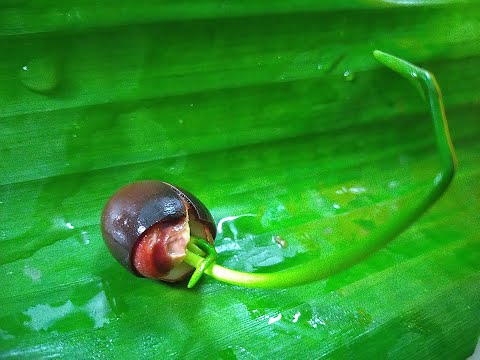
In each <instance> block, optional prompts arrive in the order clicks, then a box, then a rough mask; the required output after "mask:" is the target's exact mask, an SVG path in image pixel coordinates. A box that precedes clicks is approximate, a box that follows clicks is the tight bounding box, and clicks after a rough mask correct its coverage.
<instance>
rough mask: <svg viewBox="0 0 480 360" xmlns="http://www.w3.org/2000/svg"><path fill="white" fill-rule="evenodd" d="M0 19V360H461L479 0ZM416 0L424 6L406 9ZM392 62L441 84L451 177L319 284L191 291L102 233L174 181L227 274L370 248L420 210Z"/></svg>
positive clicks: (424, 164) (415, 156)
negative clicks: (128, 204) (112, 218)
mask: <svg viewBox="0 0 480 360" xmlns="http://www.w3.org/2000/svg"><path fill="white" fill-rule="evenodd" d="M408 3H409V2H406V1H398V2H397V1H388V2H387V1H385V2H381V1H375V0H371V1H359V0H357V1H348V2H347V1H345V2H342V1H324V2H318V1H308V0H304V1H299V2H294V1H279V2H277V3H276V4H268V5H266V4H264V2H256V1H246V2H240V3H238V2H237V3H235V2H232V3H230V2H224V1H214V0H202V1H195V2H193V1H190V2H183V3H181V2H178V3H176V2H171V3H170V4H166V3H165V2H158V3H156V2H143V1H135V2H133V1H127V0H123V1H119V2H112V1H107V2H103V3H102V2H100V3H99V2H97V1H92V0H82V1H64V2H62V3H61V4H60V5H59V4H58V3H57V2H54V1H50V0H45V1H43V2H41V3H40V2H39V3H38V4H37V3H35V4H34V3H33V2H29V1H26V0H7V1H4V2H2V4H1V5H0V138H1V142H0V156H1V162H0V224H1V227H0V288H1V289H2V291H1V292H0V304H1V306H0V357H2V358H45V357H62V358H77V357H95V358H121V357H126V358H162V359H168V358H172V359H173V358H182V359H183V358H186V359H193V358H207V357H210V358H222V359H235V358H237V359H257V358H265V357H267V356H274V357H276V358H373V357H378V356H380V357H381V358H394V359H403V358H405V359H406V358H425V359H427V358H428V359H431V358H435V359H437V358H445V359H452V358H458V359H464V358H466V357H468V356H469V355H471V354H472V353H473V351H474V348H475V346H476V343H477V340H478V336H479V328H480V320H479V319H480V316H479V314H480V304H479V300H478V299H479V298H480V290H479V286H478V283H479V280H480V275H479V267H480V265H479V261H478V259H479V256H480V245H479V239H478V233H479V230H480V226H479V221H480V218H479V215H478V203H479V195H480V194H479V186H478V184H479V181H480V170H479V167H478V164H480V155H479V154H480V142H479V139H480V122H479V121H478V114H479V113H480V112H479V110H480V87H479V86H478V85H479V81H478V79H479V78H480V6H479V5H478V3H476V2H474V1H472V2H469V1H433V0H432V1H418V2H414V4H408ZM412 3H413V2H412ZM374 49H380V50H382V51H386V52H389V53H392V54H394V55H396V56H399V57H402V58H404V59H406V60H408V61H411V62H413V63H415V64H417V65H419V66H421V67H423V68H425V69H428V70H430V71H432V72H433V73H434V74H435V76H436V78H437V80H438V82H439V84H440V87H441V89H442V92H443V96H444V101H445V107H446V113H447V118H448V120H449V124H450V130H451V133H452V139H453V142H454V144H455V146H456V150H457V155H458V160H459V171H458V173H457V176H456V178H455V179H454V181H453V183H452V185H451V187H450V189H449V190H448V191H447V193H446V194H445V196H444V197H443V198H442V199H441V200H440V201H439V202H438V203H437V204H435V206H434V207H433V208H431V209H430V210H429V211H428V212H427V213H426V214H425V215H424V216H423V217H422V218H421V219H420V220H419V221H418V222H416V223H415V224H414V226H412V227H411V228H409V229H408V230H407V231H406V232H404V233H403V234H402V235H401V236H399V237H398V238H397V239H395V240H394V241H393V242H392V243H390V244H389V245H388V246H387V247H385V248H383V249H381V250H380V251H378V252H377V253H375V254H374V255H373V256H371V257H370V258H368V259H367V260H366V261H364V262H361V263H359V264H358V265H356V266H353V267H351V268H349V269H347V270H346V271H344V272H342V273H340V274H337V275H335V276H333V277H331V278H328V279H327V280H324V281H317V282H313V283H310V284H307V285H303V286H299V287H294V288H289V289H274V290H256V289H244V288H239V287H235V286H230V285H226V284H222V283H219V282H217V281H215V280H212V279H209V278H207V277H204V278H202V280H201V281H200V282H199V283H198V284H197V285H196V287H195V288H194V289H190V290H188V289H186V284H185V283H184V284H179V285H173V286H172V285H166V284H163V283H157V282H154V281H150V280H147V279H139V278H135V277H133V276H132V275H131V274H129V273H127V272H126V271H125V270H124V269H123V268H122V267H121V266H120V265H119V264H117V263H116V262H115V260H114V259H113V258H112V257H111V256H110V254H109V253H108V250H107V248H106V246H105V245H104V243H103V241H102V239H101V234H100V226H99V221H100V213H101V211H102V208H103V206H104V204H105V202H106V200H107V199H108V197H109V196H110V195H111V194H113V192H115V191H116V190H117V189H118V188H119V187H121V186H123V185H124V184H127V183H130V182H133V181H136V180H142V179H160V180H164V181H167V182H171V183H174V184H176V185H178V186H181V187H182V188H185V189H188V190H189V191H190V192H192V193H193V194H195V195H196V196H197V197H198V198H200V199H201V200H202V201H203V202H204V203H205V204H206V205H207V206H208V208H209V209H210V210H211V212H212V214H213V216H214V218H215V220H216V222H217V227H218V233H219V235H218V236H217V241H216V247H217V251H218V253H219V259H218V261H219V263H221V264H222V265H225V266H228V267H231V268H233V269H237V270H244V271H253V272H271V271H277V270H282V269H288V268H291V267H294V266H296V265H298V264H301V263H303V262H305V261H308V260H311V259H313V258H322V257H325V258H327V257H328V256H329V255H331V254H334V253H335V254H336V253H341V252H342V251H346V250H345V249H348V248H349V247H351V246H358V244H361V242H362V240H364V239H365V238H366V237H367V236H368V235H369V234H370V233H371V232H372V231H374V230H375V229H378V228H380V227H381V226H382V224H384V223H385V221H387V220H388V219H389V218H390V217H392V216H394V215H395V214H396V213H397V212H398V211H400V210H401V209H405V208H406V207H408V206H409V205H410V204H411V203H412V202H413V201H415V199H418V198H419V197H421V196H423V195H424V194H425V192H426V191H428V189H429V188H430V187H431V185H432V184H431V182H432V179H433V177H434V176H435V173H436V171H437V170H438V167H439V162H438V155H437V153H436V148H435V139H434V137H433V128H432V124H431V119H430V118H429V115H428V113H427V111H426V109H427V107H426V105H425V104H424V103H423V101H422V99H421V97H420V96H419V95H418V93H416V92H415V89H413V88H412V87H411V84H409V83H408V82H407V81H406V80H405V79H403V78H401V77H400V76H398V75H397V74H394V73H392V72H391V71H390V70H388V69H386V68H384V67H382V65H381V64H379V63H378V62H376V60H375V59H374V58H373V56H372V51H373V50H374Z"/></svg>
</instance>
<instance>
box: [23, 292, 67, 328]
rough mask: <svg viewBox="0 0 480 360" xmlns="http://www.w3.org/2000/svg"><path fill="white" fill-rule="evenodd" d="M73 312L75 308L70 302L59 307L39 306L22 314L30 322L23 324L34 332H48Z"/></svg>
mask: <svg viewBox="0 0 480 360" xmlns="http://www.w3.org/2000/svg"><path fill="white" fill-rule="evenodd" d="M74 310H75V306H74V305H73V304H72V302H71V301H70V300H68V301H67V302H66V303H65V304H63V305H60V306H50V305H48V304H39V305H36V306H32V307H31V308H29V309H28V310H27V311H24V312H23V313H24V314H25V315H27V316H28V317H30V321H26V322H25V323H24V324H25V325H26V326H28V327H29V328H31V329H33V330H35V331H39V330H48V328H49V327H50V326H52V325H53V324H54V323H55V322H57V321H58V320H60V319H62V318H64V317H66V316H67V315H69V314H71V313H72V312H73V311H74Z"/></svg>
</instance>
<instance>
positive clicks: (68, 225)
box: [65, 222, 75, 230]
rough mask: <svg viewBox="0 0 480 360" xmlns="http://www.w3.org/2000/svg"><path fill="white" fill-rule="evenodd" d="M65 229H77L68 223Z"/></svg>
mask: <svg viewBox="0 0 480 360" xmlns="http://www.w3.org/2000/svg"><path fill="white" fill-rule="evenodd" d="M65 227H66V228H67V229H70V230H73V229H75V227H74V226H73V225H72V224H70V223H69V222H67V223H66V224H65Z"/></svg>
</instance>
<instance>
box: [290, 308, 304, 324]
mask: <svg viewBox="0 0 480 360" xmlns="http://www.w3.org/2000/svg"><path fill="white" fill-rule="evenodd" d="M300 315H302V314H301V312H300V311H299V312H297V313H295V315H293V320H292V322H293V323H296V322H297V321H298V319H299V318H300Z"/></svg>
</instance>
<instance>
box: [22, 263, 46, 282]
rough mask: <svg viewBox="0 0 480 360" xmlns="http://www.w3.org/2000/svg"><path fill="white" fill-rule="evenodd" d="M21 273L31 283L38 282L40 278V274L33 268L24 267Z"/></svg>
mask: <svg viewBox="0 0 480 360" xmlns="http://www.w3.org/2000/svg"><path fill="white" fill-rule="evenodd" d="M23 273H24V274H25V275H27V276H28V277H29V278H30V279H32V281H33V282H35V283H36V282H39V281H40V279H41V277H42V272H41V271H40V270H38V269H36V268H34V267H29V266H25V267H24V269H23Z"/></svg>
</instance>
